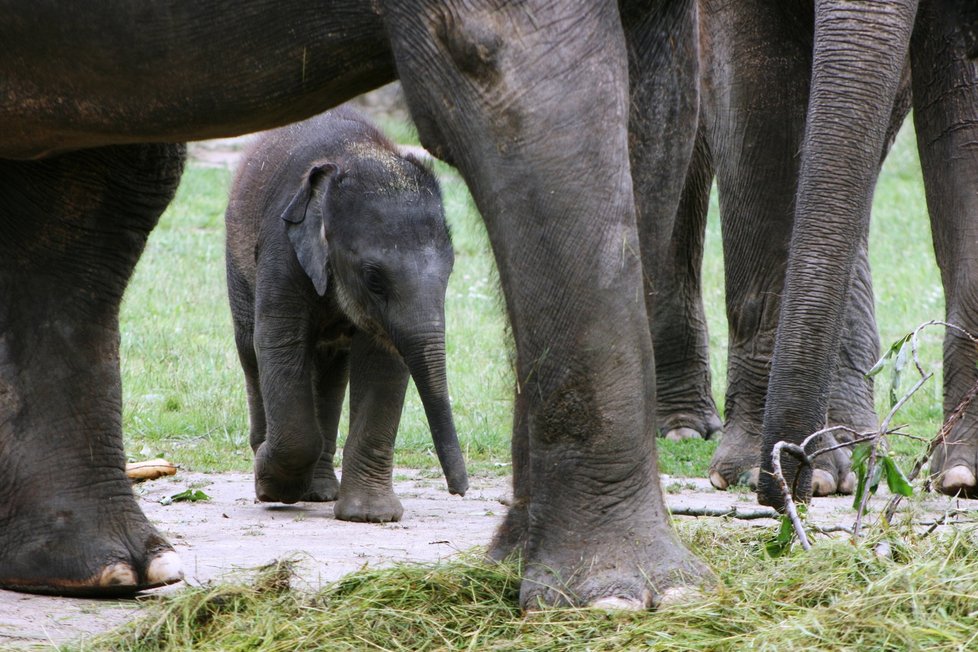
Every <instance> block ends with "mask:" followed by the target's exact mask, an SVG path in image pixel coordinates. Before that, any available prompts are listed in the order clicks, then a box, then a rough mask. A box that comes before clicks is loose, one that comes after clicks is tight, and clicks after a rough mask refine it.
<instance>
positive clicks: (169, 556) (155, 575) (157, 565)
mask: <svg viewBox="0 0 978 652" xmlns="http://www.w3.org/2000/svg"><path fill="white" fill-rule="evenodd" d="M181 580H183V564H182V563H181V562H180V555H178V554H177V553H176V552H175V551H173V550H164V551H163V552H161V553H160V554H158V555H156V556H155V557H153V559H152V560H150V562H149V565H148V566H147V567H146V586H145V587H143V588H154V587H157V586H165V585H167V584H175V583H176V582H179V581H181Z"/></svg>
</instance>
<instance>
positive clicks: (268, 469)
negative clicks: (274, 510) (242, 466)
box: [255, 444, 313, 505]
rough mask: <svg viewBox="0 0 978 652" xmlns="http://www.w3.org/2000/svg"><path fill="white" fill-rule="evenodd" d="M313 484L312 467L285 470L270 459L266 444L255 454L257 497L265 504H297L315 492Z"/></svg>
mask: <svg viewBox="0 0 978 652" xmlns="http://www.w3.org/2000/svg"><path fill="white" fill-rule="evenodd" d="M312 482H313V467H312V465H310V466H309V467H307V468H306V469H305V470H299V471H294V470H288V469H285V468H283V467H282V466H280V465H278V464H276V463H274V462H273V461H272V460H271V459H270V456H269V452H268V448H267V446H266V444H262V445H261V446H259V447H258V450H257V451H256V452H255V496H256V497H257V498H258V500H260V501H262V502H263V503H285V504H286V505H291V504H293V503H297V502H299V501H300V500H303V499H305V497H306V496H307V495H309V494H310V492H311V491H312V490H313V488H312Z"/></svg>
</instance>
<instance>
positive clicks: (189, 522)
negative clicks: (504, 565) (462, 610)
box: [0, 469, 976, 649]
mask: <svg viewBox="0 0 978 652" xmlns="http://www.w3.org/2000/svg"><path fill="white" fill-rule="evenodd" d="M508 483H509V479H508V477H476V478H473V479H472V489H470V491H469V492H468V494H467V495H466V496H465V498H458V497H455V496H450V495H449V494H448V493H447V492H446V491H445V489H444V481H443V480H441V479H440V478H431V477H427V474H425V473H423V472H419V471H414V470H403V469H399V470H398V471H397V473H396V474H395V491H396V492H397V494H398V496H399V497H400V498H401V501H402V502H403V504H404V517H403V519H402V521H401V522H400V523H391V524H384V525H378V524H361V523H344V522H342V521H337V520H336V519H334V518H333V506H332V504H330V503H325V504H316V503H300V504H299V505H294V506H276V505H268V504H260V503H255V501H254V489H253V485H252V479H251V476H250V475H249V474H244V473H231V474H219V475H218V474H199V473H178V475H177V476H175V477H172V478H164V479H161V480H155V481H151V482H146V483H142V484H139V485H136V493H137V496H138V497H139V502H140V505H141V507H142V508H143V510H144V511H145V512H146V514H147V516H148V517H149V519H150V520H151V521H153V523H155V524H156V525H157V527H159V528H160V530H161V531H162V532H163V533H164V534H165V535H166V536H167V537H168V538H169V540H170V542H171V543H173V544H174V546H175V547H176V549H177V552H178V553H179V554H180V556H181V558H182V559H183V563H184V570H185V572H186V574H187V580H186V583H185V584H181V585H177V586H174V587H168V588H166V589H161V590H158V591H153V592H149V593H148V595H150V596H152V595H154V594H161V593H167V592H171V591H179V590H180V588H181V587H182V586H185V585H191V586H197V585H200V584H202V583H205V582H208V581H210V580H213V579H216V578H220V577H221V576H224V575H226V574H228V573H232V572H235V571H238V570H242V569H250V568H255V567H258V566H261V565H264V564H266V563H268V562H270V561H273V560H275V559H280V558H283V557H287V556H291V555H296V556H298V558H299V559H300V563H299V566H298V573H299V578H300V581H301V582H304V583H305V584H306V585H307V586H308V588H310V589H314V588H317V587H319V586H321V585H322V584H323V583H325V582H329V581H332V580H335V579H338V578H339V577H341V576H343V575H344V574H346V573H349V572H351V571H354V570H357V569H359V568H362V567H363V566H365V565H370V566H382V565H386V564H391V563H396V562H401V561H419V562H425V561H436V560H440V559H444V558H446V557H449V556H451V555H453V554H454V553H455V552H457V551H460V550H467V549H470V548H472V547H475V546H482V545H485V544H486V543H487V542H488V541H489V539H490V537H491V536H492V532H493V530H494V528H495V526H496V524H497V523H498V522H499V519H500V518H501V516H502V514H504V513H505V509H506V508H505V506H504V504H502V502H501V501H504V500H506V498H507V496H508V494H509V486H508ZM662 485H663V487H664V488H665V489H666V502H667V504H668V506H669V508H670V509H672V510H674V511H676V510H679V509H682V508H689V507H710V508H724V507H740V508H743V509H745V510H757V509H758V506H757V504H756V502H754V497H753V495H751V494H747V493H736V492H719V491H715V490H713V488H712V487H710V485H709V482H707V481H706V480H695V479H682V478H668V477H663V480H662ZM187 488H200V489H201V490H202V491H204V492H205V493H206V494H207V495H208V496H210V500H207V501H204V502H196V503H188V502H175V503H171V504H169V505H164V504H162V503H161V502H160V500H161V499H164V498H166V497H168V496H172V495H173V494H176V493H179V492H181V491H183V490H185V489H187ZM883 500H884V499H883V498H880V497H877V498H874V505H875V508H876V509H877V510H878V509H879V508H880V507H881V506H882V503H883ZM962 502H967V503H969V504H970V506H971V507H972V508H973V507H975V505H976V503H974V502H973V501H962ZM851 504H852V499H851V498H846V497H838V498H819V499H816V500H815V501H814V503H813V505H812V507H811V509H810V514H811V518H812V519H813V521H814V522H816V523H818V524H820V525H830V524H836V523H839V524H846V525H851V523H852V511H851ZM948 506H949V499H947V498H939V497H928V498H926V499H925V500H924V503H923V509H924V510H925V511H927V512H931V513H942V512H943V511H944V510H946V509H947V508H948ZM916 509H921V505H920V504H918V505H917V507H916ZM680 518H685V517H680ZM728 522H729V523H730V524H731V527H735V525H733V524H735V523H736V524H738V525H740V526H749V525H756V526H764V527H768V528H771V526H772V524H773V523H774V521H773V520H772V519H762V520H752V521H728ZM139 609H140V607H139V603H138V602H137V601H135V600H81V599H65V598H53V597H46V596H32V595H26V594H19V593H12V592H9V591H0V649H22V648H34V649H43V648H46V647H53V646H54V645H57V644H59V643H65V642H68V641H71V640H75V639H79V638H81V637H85V636H88V635H91V634H94V633H99V632H104V631H106V630H108V629H111V628H112V627H115V626H117V625H119V624H122V623H124V622H126V621H128V620H130V619H131V618H133V617H134V615H135V614H137V613H138V611H139Z"/></svg>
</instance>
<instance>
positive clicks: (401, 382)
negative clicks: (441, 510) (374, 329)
mask: <svg viewBox="0 0 978 652" xmlns="http://www.w3.org/2000/svg"><path fill="white" fill-rule="evenodd" d="M372 340H373V336H372V335H369V334H367V333H357V334H356V335H355V336H354V338H353V348H352V350H351V352H350V434H349V436H348V437H347V440H346V446H344V447H343V477H342V481H341V483H340V495H339V498H338V499H337V500H336V506H335V507H334V514H335V515H336V518H338V519H340V520H341V521H367V522H371V523H383V522H387V521H399V520H401V514H403V513H404V508H403V507H401V501H399V500H398V499H397V496H395V495H394V483H393V472H394V439H395V438H396V437H397V427H398V424H399V423H400V421H401V410H402V408H403V407H404V393H405V391H406V389H407V382H408V377H409V375H410V374H409V373H408V368H407V367H406V366H405V365H404V362H403V361H402V360H401V357H400V356H399V355H398V354H396V353H393V352H391V351H388V350H386V349H383V348H379V347H378V346H376V345H375V344H374V343H373V341H372Z"/></svg>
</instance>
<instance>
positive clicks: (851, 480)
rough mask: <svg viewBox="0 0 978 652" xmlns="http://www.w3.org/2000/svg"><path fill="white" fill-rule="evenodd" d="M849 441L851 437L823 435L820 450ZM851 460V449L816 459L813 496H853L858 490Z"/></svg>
mask: <svg viewBox="0 0 978 652" xmlns="http://www.w3.org/2000/svg"><path fill="white" fill-rule="evenodd" d="M847 439H851V437H850V436H849V435H839V436H838V438H836V437H833V436H832V435H831V434H827V435H822V436H821V437H820V438H819V440H820V441H819V443H818V448H825V447H828V446H835V445H836V444H839V443H843V442H844V441H845V440H847ZM851 460H852V449H851V448H839V449H837V450H834V451H832V452H830V453H826V454H824V455H820V456H818V457H817V458H815V464H814V466H815V468H814V469H813V470H812V495H813V496H832V495H835V494H843V495H847V496H848V495H851V494H852V492H854V491H855V490H856V474H855V473H853V472H852V463H851Z"/></svg>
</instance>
